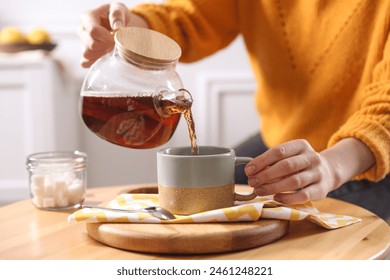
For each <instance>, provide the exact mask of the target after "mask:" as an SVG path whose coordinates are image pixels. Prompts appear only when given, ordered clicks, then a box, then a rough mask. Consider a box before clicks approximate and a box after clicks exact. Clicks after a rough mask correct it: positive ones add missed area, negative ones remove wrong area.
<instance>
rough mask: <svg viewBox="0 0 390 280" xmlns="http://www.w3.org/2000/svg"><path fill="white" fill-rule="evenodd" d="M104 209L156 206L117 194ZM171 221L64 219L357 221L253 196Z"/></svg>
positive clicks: (77, 216)
mask: <svg viewBox="0 0 390 280" xmlns="http://www.w3.org/2000/svg"><path fill="white" fill-rule="evenodd" d="M104 206H106V207H111V208H120V209H138V208H143V207H148V206H158V195H157V194H121V195H119V196H117V197H116V198H115V199H114V200H112V201H109V202H108V203H105V204H104ZM175 216H176V219H175V220H160V219H158V218H155V217H153V216H151V215H149V214H147V213H123V212H114V211H106V210H99V209H93V208H92V209H88V208H85V209H80V210H77V211H76V212H74V213H73V214H71V215H70V216H69V217H68V222H69V223H74V222H86V223H221V222H243V221H257V220H258V219H260V218H262V219H281V220H290V221H298V220H308V221H311V222H313V223H316V224H318V225H320V226H322V227H324V228H327V229H335V228H340V227H344V226H347V225H351V224H354V223H358V222H360V221H361V219H359V218H355V217H351V216H346V215H338V214H330V213H321V212H319V211H318V210H317V209H316V208H315V207H314V206H313V205H312V203H311V202H307V203H304V204H299V205H293V206H286V205H282V204H280V203H278V202H276V201H274V200H273V199H272V197H257V198H255V199H254V200H251V201H250V202H236V205H234V206H232V207H228V208H223V209H216V210H211V211H207V212H202V213H197V214H193V215H188V216H181V215H175Z"/></svg>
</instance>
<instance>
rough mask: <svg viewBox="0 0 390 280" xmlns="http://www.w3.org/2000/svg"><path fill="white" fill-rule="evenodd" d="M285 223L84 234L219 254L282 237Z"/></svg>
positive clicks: (129, 227) (98, 228)
mask: <svg viewBox="0 0 390 280" xmlns="http://www.w3.org/2000/svg"><path fill="white" fill-rule="evenodd" d="M126 192H129V193H156V192H157V188H156V187H153V186H152V187H150V186H149V187H145V188H134V189H131V188H130V189H128V190H127V191H126ZM122 193H123V192H122ZM288 226H289V222H288V221H284V220H270V219H260V220H258V221H256V222H240V223H207V224H128V223H87V225H86V227H87V231H88V234H89V235H90V236H91V237H92V238H93V239H95V240H97V241H99V242H101V243H103V244H106V245H109V246H112V247H116V248H120V249H124V250H130V251H137V252H147V253H160V254H161V253H162V254H203V253H222V252H231V251H239V250H244V249H250V248H255V247H259V246H262V245H265V244H268V243H271V242H274V241H276V240H278V239H280V238H282V237H283V236H284V235H285V234H286V233H287V231H288Z"/></svg>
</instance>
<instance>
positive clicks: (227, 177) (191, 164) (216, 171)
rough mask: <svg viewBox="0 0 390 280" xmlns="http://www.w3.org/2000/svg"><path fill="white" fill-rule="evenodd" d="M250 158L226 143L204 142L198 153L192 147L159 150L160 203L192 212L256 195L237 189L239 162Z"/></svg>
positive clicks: (175, 211) (223, 205)
mask: <svg viewBox="0 0 390 280" xmlns="http://www.w3.org/2000/svg"><path fill="white" fill-rule="evenodd" d="M250 160H252V158H249V157H236V155H235V153H234V150H232V149H230V148H224V147H214V146H200V147H199V154H198V155H192V153H191V147H175V148H164V149H161V150H159V151H158V152H157V182H158V193H159V205H160V206H161V207H164V208H166V209H168V210H169V211H171V212H172V213H174V214H181V215H189V214H194V213H199V212H203V211H208V210H212V209H219V208H225V207H230V206H233V205H234V201H246V200H251V199H254V198H255V197H256V194H255V193H253V192H252V193H251V194H247V195H246V194H238V193H236V192H235V183H234V170H235V166H236V165H239V164H246V163H248V162H249V161H250Z"/></svg>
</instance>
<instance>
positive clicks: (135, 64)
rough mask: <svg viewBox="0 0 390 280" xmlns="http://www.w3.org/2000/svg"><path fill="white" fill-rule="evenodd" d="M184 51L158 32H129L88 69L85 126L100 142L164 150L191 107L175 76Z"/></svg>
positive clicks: (135, 29) (83, 91)
mask: <svg viewBox="0 0 390 280" xmlns="http://www.w3.org/2000/svg"><path fill="white" fill-rule="evenodd" d="M180 56H181V49H180V47H179V45H178V44H177V43H176V42H175V41H173V40H172V39H170V38H169V37H167V36H165V35H163V34H161V33H158V32H156V31H153V30H149V29H145V28H138V27H126V28H122V29H120V30H118V31H117V32H116V33H115V48H114V50H113V52H112V53H109V54H107V55H105V56H103V57H102V58H100V59H99V60H98V61H96V62H95V63H94V64H93V65H92V66H91V68H90V69H89V71H88V73H87V75H86V77H85V79H84V83H83V86H82V89H81V97H80V111H81V115H82V119H83V121H84V123H85V125H86V126H87V127H88V128H89V129H90V130H91V131H92V132H93V133H95V134H96V135H98V136H100V137H101V138H103V139H105V140H107V141H109V142H111V143H114V144H117V145H120V146H124V147H128V148H137V149H146V148H153V147H158V146H161V145H163V144H165V143H166V142H167V141H168V140H169V139H170V138H171V137H172V135H173V133H174V132H175V130H176V127H177V125H178V122H179V120H180V116H181V114H180V113H185V112H186V111H187V110H190V108H191V106H192V97H191V94H190V93H189V92H188V91H186V90H185V89H183V84H182V81H181V79H180V77H179V75H178V74H177V73H176V71H175V68H176V64H177V62H178V60H179V58H180Z"/></svg>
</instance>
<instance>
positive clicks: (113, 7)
mask: <svg viewBox="0 0 390 280" xmlns="http://www.w3.org/2000/svg"><path fill="white" fill-rule="evenodd" d="M125 26H138V27H145V28H148V24H147V22H146V21H145V20H144V19H143V18H141V17H140V16H138V15H135V14H133V13H131V12H130V11H129V9H128V8H127V7H126V6H125V5H124V4H122V3H113V4H105V5H102V6H100V7H98V8H96V9H93V10H90V11H88V12H86V13H84V14H83V15H82V16H81V25H80V27H79V30H78V35H79V37H80V40H81V43H82V47H83V58H82V60H81V66H82V67H89V66H91V65H92V64H93V63H94V62H95V61H96V60H97V59H99V58H100V57H101V56H103V55H104V54H106V53H108V52H110V51H111V50H112V49H113V48H114V44H115V43H114V36H113V34H114V32H115V31H116V30H117V29H119V28H121V27H125Z"/></svg>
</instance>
